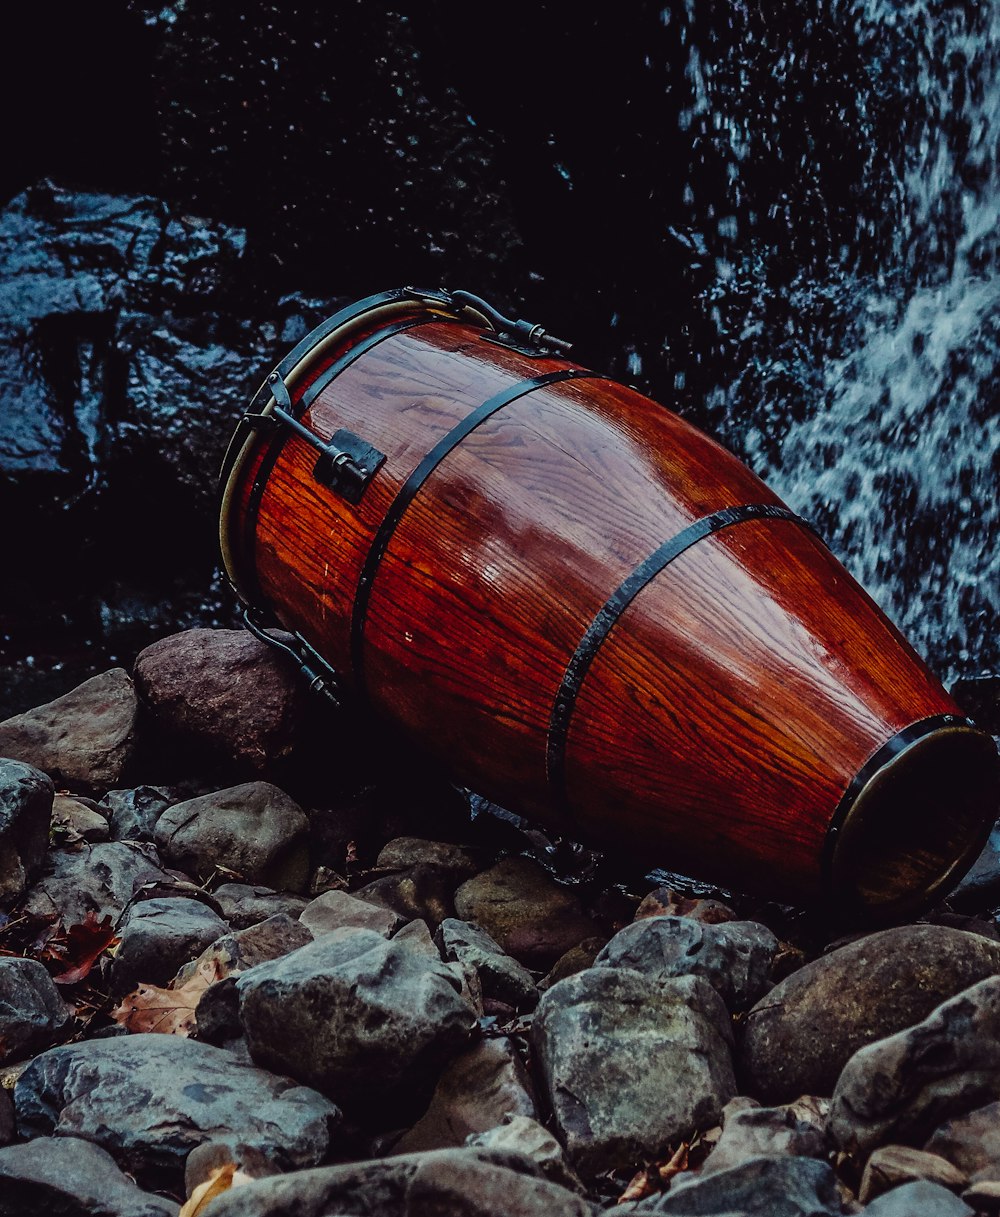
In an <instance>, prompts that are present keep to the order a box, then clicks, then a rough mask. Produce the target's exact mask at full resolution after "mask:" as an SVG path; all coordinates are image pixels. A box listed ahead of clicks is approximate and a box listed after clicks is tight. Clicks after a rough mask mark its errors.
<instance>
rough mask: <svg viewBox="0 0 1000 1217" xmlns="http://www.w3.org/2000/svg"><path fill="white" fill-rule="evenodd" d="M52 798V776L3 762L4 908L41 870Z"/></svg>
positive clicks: (0, 885)
mask: <svg viewBox="0 0 1000 1217" xmlns="http://www.w3.org/2000/svg"><path fill="white" fill-rule="evenodd" d="M52 795H53V786H52V779H51V778H50V777H49V776H48V774H45V773H42V772H41V770H39V769H35V768H34V767H33V766H31V765H26V764H25V763H24V762H23V761H12V760H7V759H5V758H4V759H0V907H3V906H6V905H9V904H11V903H12V902H13V901H14V900H16V899H17V898H18V896H20V895H21V894H22V893H23V892H24V889H25V888H26V887H27V886H28V883H29V882H30V881H31V880H32V879H34V878H35V877H36V876H37V875H38V873H39V871H40V870H41V867H42V861H43V860H44V858H45V850H46V848H47V846H48V843H49V822H50V817H51V814H52Z"/></svg>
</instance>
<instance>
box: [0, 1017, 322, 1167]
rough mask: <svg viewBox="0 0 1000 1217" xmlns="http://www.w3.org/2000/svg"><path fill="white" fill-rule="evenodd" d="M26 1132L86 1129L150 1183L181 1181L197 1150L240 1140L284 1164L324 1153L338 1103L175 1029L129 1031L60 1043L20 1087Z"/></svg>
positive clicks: (82, 1132)
mask: <svg viewBox="0 0 1000 1217" xmlns="http://www.w3.org/2000/svg"><path fill="white" fill-rule="evenodd" d="M14 1105H15V1107H16V1109H17V1119H18V1129H19V1131H20V1133H21V1135H22V1136H24V1137H36V1136H40V1135H45V1134H49V1133H55V1134H56V1135H57V1136H61V1137H64V1136H69V1137H74V1136H75V1137H82V1138H83V1139H84V1140H87V1141H93V1142H95V1143H96V1144H98V1145H100V1146H102V1147H103V1148H104V1149H106V1150H107V1151H108V1153H110V1154H111V1155H112V1157H113V1158H114V1159H115V1161H116V1162H117V1163H118V1165H119V1166H120V1167H121V1168H122V1170H125V1171H128V1172H129V1173H130V1174H133V1175H135V1176H136V1178H138V1179H139V1180H140V1181H141V1182H145V1183H147V1185H151V1186H167V1187H177V1186H178V1185H179V1183H180V1181H181V1180H182V1179H183V1176H184V1159H185V1157H186V1156H187V1154H188V1152H189V1151H190V1150H191V1149H192V1148H194V1146H196V1145H200V1144H201V1143H202V1142H204V1141H210V1140H211V1141H227V1140H233V1141H241V1142H244V1143H245V1144H247V1145H251V1146H254V1147H255V1148H257V1149H260V1150H261V1151H262V1152H264V1153H266V1154H268V1155H269V1156H271V1157H272V1158H273V1159H274V1161H275V1162H276V1163H277V1164H278V1165H279V1166H280V1167H281V1168H282V1169H283V1170H293V1169H297V1168H301V1167H307V1166H313V1165H315V1164H316V1163H317V1162H322V1161H323V1160H324V1158H325V1157H326V1155H327V1153H328V1152H329V1149H330V1137H331V1131H332V1129H333V1128H334V1127H335V1125H336V1124H337V1122H338V1120H339V1115H340V1113H339V1112H338V1110H337V1108H336V1107H335V1106H334V1105H333V1104H332V1103H331V1102H329V1100H327V1099H325V1098H324V1097H323V1096H322V1095H319V1094H317V1093H316V1092H315V1091H314V1090H309V1089H307V1088H306V1087H304V1086H296V1085H294V1084H293V1083H291V1082H290V1081H289V1080H288V1079H287V1078H279V1077H274V1076H273V1075H272V1074H269V1073H265V1072H264V1071H263V1070H260V1069H255V1068H254V1067H253V1066H250V1065H244V1064H240V1063H239V1062H237V1061H236V1060H235V1059H234V1057H233V1056H232V1055H231V1054H230V1053H228V1052H226V1051H224V1050H223V1049H221V1048H215V1047H213V1046H212V1045H210V1044H200V1043H198V1042H196V1041H195V1040H190V1039H184V1038H182V1037H180V1036H176V1035H126V1036H119V1037H116V1038H112V1039H104V1040H91V1041H89V1042H87V1043H81V1044H71V1045H66V1046H64V1047H61V1048H53V1049H51V1050H50V1051H49V1052H46V1053H43V1054H42V1055H41V1056H39V1057H36V1058H35V1060H34V1061H32V1063H31V1064H30V1065H29V1066H28V1068H27V1069H26V1070H25V1071H24V1073H23V1074H22V1075H21V1077H20V1078H19V1080H18V1082H17V1085H16V1086H15V1088H14Z"/></svg>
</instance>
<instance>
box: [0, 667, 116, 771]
mask: <svg viewBox="0 0 1000 1217" xmlns="http://www.w3.org/2000/svg"><path fill="white" fill-rule="evenodd" d="M136 707H137V702H136V696H135V689H134V688H133V686H132V681H131V680H130V679H129V676H128V673H127V672H126V671H125V670H124V669H123V668H112V669H111V671H110V672H102V673H101V675H99V676H92V677H91V678H90V680H86V681H84V682H83V684H82V685H78V686H77V687H76V688H75V689H71V690H70V692H69V693H66V694H64V695H63V696H62V697H57V698H56V700H55V701H50V702H47V703H46V704H45V705H44V706H36V707H35V709H33V710H26V711H25V712H24V713H23V714H17V715H15V716H14V717H13V718H8V719H7V720H6V721H5V722H2V723H0V756H9V757H12V758H13V759H15V760H19V761H24V762H25V763H26V764H28V765H34V766H35V768H36V769H41V770H42V771H43V772H44V773H47V774H48V775H49V776H50V777H51V778H52V779H53V781H55V782H57V783H58V784H59V785H63V786H69V787H70V788H72V789H82V790H102V789H103V790H107V789H108V787H109V786H117V785H118V784H119V783H120V782H121V778H122V775H123V773H124V772H125V769H126V766H127V765H128V763H129V761H130V759H131V757H132V750H133V742H134V734H135V716H136Z"/></svg>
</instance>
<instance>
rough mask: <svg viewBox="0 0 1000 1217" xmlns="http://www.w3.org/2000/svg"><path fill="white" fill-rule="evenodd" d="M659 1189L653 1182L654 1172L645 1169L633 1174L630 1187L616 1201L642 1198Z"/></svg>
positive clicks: (623, 1202) (618, 1202)
mask: <svg viewBox="0 0 1000 1217" xmlns="http://www.w3.org/2000/svg"><path fill="white" fill-rule="evenodd" d="M659 1190H660V1189H659V1188H658V1187H655V1186H654V1184H653V1177H652V1172H651V1171H648V1170H646V1169H643V1170H641V1171H639V1172H638V1173H637V1174H635V1175H633V1176H632V1179H631V1180H630V1182H629V1185H628V1187H627V1188H626V1189H625V1190H624V1191H623V1192H622V1194H621V1195H620V1196H619V1197H618V1199H617V1201H615V1203H616V1204H625V1202H626V1201H628V1200H642V1199H644V1197H646V1196H652V1194H653V1193H654V1192H658V1191H659Z"/></svg>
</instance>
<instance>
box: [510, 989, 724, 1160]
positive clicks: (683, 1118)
mask: <svg viewBox="0 0 1000 1217" xmlns="http://www.w3.org/2000/svg"><path fill="white" fill-rule="evenodd" d="M532 1042H533V1044H534V1048H535V1055H536V1061H537V1064H538V1069H539V1074H540V1080H541V1082H542V1084H543V1085H544V1086H545V1088H546V1090H547V1092H548V1098H549V1102H550V1104H551V1106H552V1111H553V1114H554V1117H555V1122H556V1128H557V1131H558V1133H559V1137H560V1140H562V1142H563V1144H564V1145H565V1146H566V1152H567V1154H568V1155H569V1159H570V1161H571V1162H572V1164H573V1166H574V1167H575V1168H576V1169H577V1170H578V1171H579V1172H580V1173H581V1174H582V1175H585V1176H589V1175H594V1174H597V1173H598V1172H600V1171H603V1170H607V1169H609V1168H614V1167H625V1166H627V1165H629V1164H630V1163H633V1162H635V1161H637V1160H639V1159H641V1158H647V1157H648V1158H655V1157H656V1156H657V1155H658V1154H660V1153H662V1152H663V1151H664V1149H665V1148H666V1147H667V1145H668V1144H670V1142H675V1141H677V1140H678V1139H679V1138H681V1137H687V1136H690V1135H691V1134H692V1133H693V1132H695V1131H696V1130H697V1129H701V1128H707V1127H708V1126H709V1125H711V1124H714V1123H715V1122H716V1121H717V1120H718V1118H719V1113H720V1112H721V1110H722V1108H723V1106H724V1105H725V1104H726V1103H727V1102H728V1101H729V1100H730V1099H731V1098H732V1097H733V1095H734V1094H735V1093H736V1083H735V1081H734V1079H733V1069H732V1061H731V1058H730V1051H729V1050H730V1044H731V1042H732V1030H731V1026H730V1020H729V1015H728V1013H727V1012H726V1008H725V1006H724V1005H723V1003H722V999H721V998H720V997H719V995H718V993H716V991H715V990H714V989H713V988H712V987H711V986H710V985H709V984H707V983H706V982H705V981H704V980H702V979H701V977H700V976H681V977H676V978H670V979H662V980H654V979H653V978H651V977H648V976H643V975H642V974H641V973H639V972H633V971H631V970H629V969H627V968H592V969H590V970H589V971H586V972H579V973H577V975H576V976H571V977H569V978H568V979H567V980H563V981H560V982H559V984H557V985H554V986H553V987H552V988H551V989H549V990H548V992H547V993H546V994H545V995H544V996H543V997H542V1000H541V1001H540V1002H539V1005H538V1009H537V1010H536V1012H535V1017H534V1024H533V1026H532Z"/></svg>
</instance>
